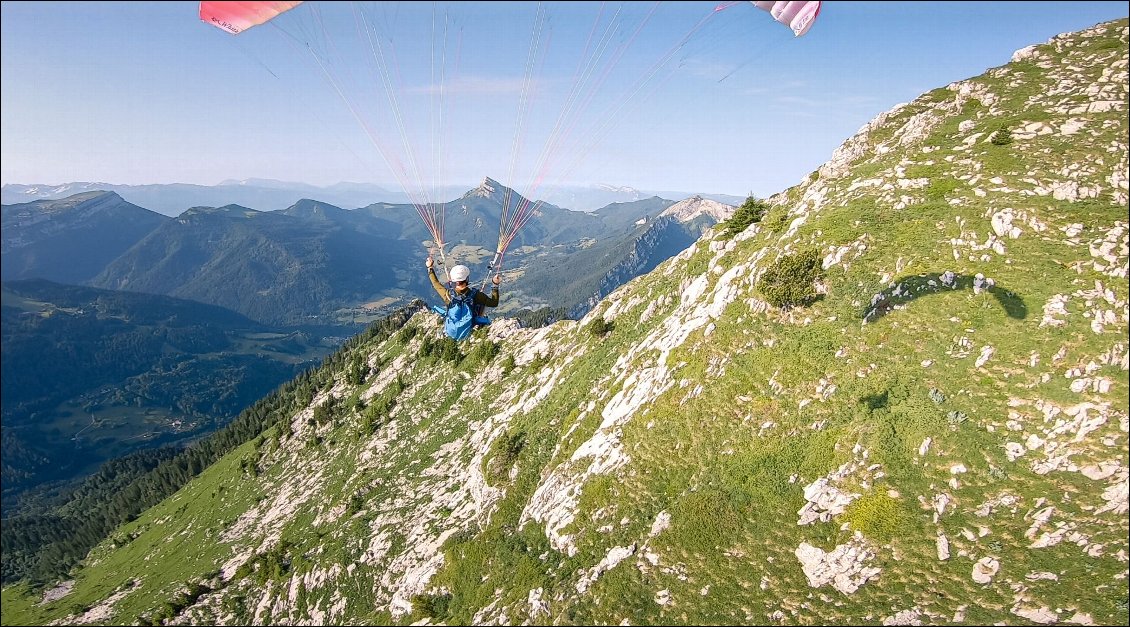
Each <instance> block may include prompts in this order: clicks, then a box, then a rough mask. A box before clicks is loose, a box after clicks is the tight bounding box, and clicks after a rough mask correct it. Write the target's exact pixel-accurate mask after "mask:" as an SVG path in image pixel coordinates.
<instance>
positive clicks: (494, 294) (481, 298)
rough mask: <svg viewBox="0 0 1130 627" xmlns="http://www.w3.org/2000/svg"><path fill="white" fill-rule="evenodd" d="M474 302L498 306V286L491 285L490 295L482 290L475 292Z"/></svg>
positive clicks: (486, 305)
mask: <svg viewBox="0 0 1130 627" xmlns="http://www.w3.org/2000/svg"><path fill="white" fill-rule="evenodd" d="M475 303H477V304H479V305H483V306H485V307H498V286H497V285H492V286H491V288H490V296H487V295H486V293H485V292H482V291H478V292H475Z"/></svg>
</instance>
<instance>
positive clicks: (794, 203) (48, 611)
mask: <svg viewBox="0 0 1130 627" xmlns="http://www.w3.org/2000/svg"><path fill="white" fill-rule="evenodd" d="M1128 39H1130V36H1128V26H1127V22H1126V20H1121V21H1117V22H1113V23H1108V24H1102V25H1098V26H1096V27H1095V28H1093V29H1089V30H1086V31H1083V32H1079V33H1073V34H1066V35H1062V36H1060V37H1057V38H1055V39H1053V40H1051V41H1049V42H1047V43H1045V44H1042V45H1038V46H1034V47H1032V48H1028V49H1025V50H1022V51H1020V52H1018V53H1017V55H1016V57H1015V58H1014V60H1013V61H1012V62H1011V63H1009V64H1007V65H1005V66H1003V67H1000V68H996V69H993V70H990V71H989V72H987V73H986V74H984V75H982V76H979V77H975V78H972V79H969V80H966V81H961V82H958V83H954V84H952V85H949V86H946V87H943V88H940V89H937V90H934V91H932V92H929V93H927V94H924V95H923V96H921V97H920V98H918V99H917V100H915V101H914V102H911V103H909V104H906V105H904V106H900V107H896V108H895V109H893V110H891V111H889V112H887V113H884V114H883V115H880V116H879V117H877V118H876V119H875V120H874V121H873V122H872V123H870V124H868V125H867V126H866V127H864V128H863V129H861V130H860V131H859V133H858V134H857V135H855V136H854V137H852V138H851V139H849V140H848V141H847V142H845V144H844V145H843V147H842V148H840V149H839V150H838V151H837V152H836V153H835V154H834V155H833V157H832V159H831V160H830V161H829V162H828V163H827V164H826V165H824V166H823V167H822V168H820V170H819V171H818V172H814V173H813V174H812V175H811V176H809V177H808V178H807V180H805V181H804V182H802V183H801V184H800V185H798V186H796V187H794V188H792V189H789V190H787V191H786V192H783V193H782V194H780V195H778V196H776V197H774V198H772V199H770V200H771V205H772V209H771V210H770V211H769V213H768V215H766V217H765V218H764V219H763V220H762V221H761V222H759V223H757V224H755V225H753V226H751V227H750V228H748V229H747V230H746V231H745V232H743V233H741V234H739V235H737V236H736V237H734V238H732V239H726V238H724V237H722V236H721V235H720V234H719V232H720V229H714V230H712V231H710V232H709V233H708V234H707V235H706V236H704V237H703V238H702V239H701V240H699V241H698V242H697V243H696V244H695V245H693V246H692V247H690V248H689V249H687V250H686V251H685V252H684V253H683V254H681V255H679V256H678V257H676V258H674V259H671V260H669V261H667V262H665V263H663V264H661V265H660V266H659V267H658V268H656V269H655V270H654V271H653V272H651V273H650V274H648V275H645V276H642V277H640V278H638V279H636V280H633V281H632V282H630V283H629V284H627V285H625V286H622V287H621V288H619V289H617V290H616V291H615V292H613V293H612V294H611V295H610V296H608V297H607V298H606V299H605V300H604V301H602V302H601V303H600V304H599V305H598V306H597V307H596V308H595V309H593V311H592V312H590V313H589V314H588V315H587V316H586V317H585V319H583V320H581V321H579V322H568V321H565V322H560V323H557V324H554V325H552V326H550V327H547V328H543V329H537V330H526V329H520V328H518V327H517V326H516V325H515V324H513V323H512V322H510V321H507V320H500V321H498V322H496V323H495V325H494V326H493V327H491V328H490V330H489V333H486V334H483V335H481V336H478V337H475V338H473V339H472V340H471V341H470V342H468V343H466V344H463V345H461V346H459V347H458V348H455V347H452V346H449V345H447V344H445V343H444V342H442V341H441V340H440V339H439V338H440V337H441V336H440V331H439V324H438V320H437V319H436V318H435V317H434V316H433V315H431V314H428V313H426V312H423V311H421V312H420V313H417V314H416V315H415V316H414V317H413V318H411V320H410V321H409V322H408V323H407V324H405V325H403V328H401V329H399V330H395V331H393V332H390V333H378V334H374V335H372V336H370V337H367V338H366V339H365V341H363V342H359V343H357V344H356V345H355V346H351V347H350V348H349V353H348V354H346V355H342V356H341V360H340V361H341V362H342V363H354V364H363V366H364V367H363V368H361V369H360V370H357V369H356V368H354V369H352V372H353V374H350V372H351V369H350V368H346V367H336V368H335V367H330V366H329V365H328V366H327V367H326V368H323V369H322V370H321V371H320V372H319V373H317V375H316V376H315V377H314V378H313V379H312V381H313V384H312V385H313V387H311V389H310V390H309V391H308V394H309V396H308V397H307V396H304V395H303V394H302V393H301V392H300V393H298V394H296V395H295V397H294V398H293V400H292V403H291V406H292V407H293V410H292V411H288V412H283V413H280V415H279V416H278V423H277V427H275V428H272V429H270V430H269V431H268V432H266V433H264V435H263V436H262V437H260V438H257V439H256V440H254V441H252V442H248V443H247V444H245V445H244V446H243V447H242V448H241V449H239V450H237V451H236V452H235V453H233V454H231V455H229V456H228V457H226V458H225V459H224V460H222V461H221V462H219V463H218V464H216V465H215V466H212V467H210V468H208V469H207V470H205V471H204V472H203V473H202V474H201V475H200V476H199V477H198V478H197V479H195V480H194V481H193V482H192V483H190V484H189V485H188V486H187V487H186V488H184V489H183V490H181V491H180V492H179V493H178V494H176V495H175V496H173V497H172V498H170V499H168V500H167V501H165V502H164V503H162V504H161V505H159V506H158V507H156V508H154V509H152V510H150V511H148V512H146V513H145V514H144V515H143V516H141V517H139V518H138V519H137V520H135V521H133V522H131V523H129V524H128V525H126V526H124V527H122V528H121V529H120V530H119V532H118V533H116V534H115V536H114V537H113V538H111V539H109V540H108V541H107V542H105V543H104V544H102V545H101V546H100V547H99V548H97V549H96V550H95V551H93V552H92V553H91V555H90V556H89V558H88V560H87V562H86V564H85V565H84V567H83V568H82V569H81V570H79V571H78V572H77V573H76V576H75V578H74V580H73V581H72V582H67V583H65V585H64V586H63V587H60V588H58V589H56V590H53V591H49V593H48V595H47V596H40V595H39V594H35V595H33V594H32V593H31V592H30V591H28V590H26V589H24V588H12V589H7V590H5V591H4V621H5V622H6V623H9V622H11V621H28V622H29V623H46V622H51V621H59V622H65V623H114V624H125V623H133V622H134V621H137V620H141V621H143V622H144V621H158V620H167V621H171V622H173V623H178V624H201V623H213V622H214V623H218V624H325V623H335V624H346V623H349V624H362V623H363V624H378V623H390V622H392V623H401V624H403V623H408V622H415V621H429V622H433V623H447V624H465V623H472V622H473V623H476V624H574V623H580V624H647V623H651V624H657V623H658V624H688V623H690V624H703V623H713V624H735V623H743V624H744V623H753V624H841V623H842V624H861V623H884V624H934V623H945V622H954V623H969V624H994V623H1072V624H1125V623H1126V622H1127V581H1126V578H1127V560H1128V557H1130V556H1128V553H1127V551H1128V546H1127V545H1128V542H1127V533H1128V518H1130V516H1128V509H1127V508H1128V505H1127V498H1128V485H1130V480H1128V475H1130V459H1128V453H1127V442H1128V440H1127V436H1128V430H1130V424H1128V420H1130V416H1128V410H1127V404H1128V389H1130V381H1128V378H1130V377H1128V371H1130V357H1128V350H1127V325H1128V318H1130V307H1128V305H1127V299H1128V291H1130V290H1128V285H1127V270H1128V265H1130V264H1128V259H1130V250H1128V245H1130V234H1128V220H1127V195H1128V190H1127V154H1128V152H1127V140H1126V137H1127V130H1128V129H1127V66H1128V61H1127V43H1128ZM1002 129H1003V130H1002ZM811 248H815V249H817V251H818V252H819V254H820V255H821V257H822V259H823V264H822V265H823V270H824V275H823V278H822V279H821V280H820V282H819V285H818V291H819V292H820V296H821V297H820V298H819V299H818V300H817V301H816V302H814V303H813V304H812V305H811V306H809V307H804V308H798V309H791V310H780V309H777V308H774V307H772V306H770V305H769V304H768V303H767V302H766V300H765V298H764V295H763V292H762V290H763V286H762V284H761V282H760V280H761V278H762V277H764V276H765V273H766V272H767V271H768V270H769V269H771V268H772V267H774V265H775V264H776V263H777V262H778V261H779V260H780V259H782V258H783V257H785V256H787V255H789V254H792V253H800V252H803V251H805V250H808V249H811ZM358 372H360V373H361V374H360V375H358V374H357V373H358ZM358 377H359V378H358ZM351 380H352V381H353V382H351ZM356 381H360V382H359V383H357V382H356ZM39 603H41V604H39Z"/></svg>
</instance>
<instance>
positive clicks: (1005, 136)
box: [989, 124, 1012, 146]
mask: <svg viewBox="0 0 1130 627" xmlns="http://www.w3.org/2000/svg"><path fill="white" fill-rule="evenodd" d="M989 141H990V142H992V144H993V145H994V146H1007V145H1009V144H1011V143H1012V131H1010V130H1008V127H1007V126H1004V125H1003V124H1002V125H1001V127H1000V128H998V129H997V130H996V131H994V132H993V134H992V135H990V136H989Z"/></svg>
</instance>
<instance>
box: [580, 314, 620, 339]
mask: <svg viewBox="0 0 1130 627" xmlns="http://www.w3.org/2000/svg"><path fill="white" fill-rule="evenodd" d="M613 326H614V325H613V324H612V323H611V322H609V321H607V320H605V319H604V316H597V317H595V318H593V320H592V322H590V323H588V324H587V325H585V329H586V330H587V331H588V332H589V335H591V336H593V337H595V338H601V337H604V336H606V335H608V334H609V333H611V332H612V328H613Z"/></svg>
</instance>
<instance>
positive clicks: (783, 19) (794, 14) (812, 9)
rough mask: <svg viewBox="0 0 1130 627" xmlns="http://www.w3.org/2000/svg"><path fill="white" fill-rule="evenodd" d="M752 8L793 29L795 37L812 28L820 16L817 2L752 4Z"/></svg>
mask: <svg viewBox="0 0 1130 627" xmlns="http://www.w3.org/2000/svg"><path fill="white" fill-rule="evenodd" d="M751 4H753V6H755V7H757V8H759V9H761V10H763V11H768V12H769V14H770V15H772V16H773V19H775V20H777V21H778V22H780V23H782V24H784V25H785V26H788V27H789V28H791V29H793V34H795V35H796V36H797V37H800V36H801V35H803V34H805V33H807V32H808V29H809V28H812V24H813V22H815V21H816V16H817V15H819V14H820V3H819V2H752V3H751Z"/></svg>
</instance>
